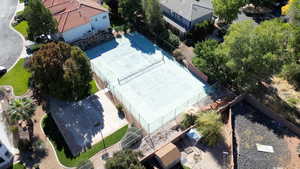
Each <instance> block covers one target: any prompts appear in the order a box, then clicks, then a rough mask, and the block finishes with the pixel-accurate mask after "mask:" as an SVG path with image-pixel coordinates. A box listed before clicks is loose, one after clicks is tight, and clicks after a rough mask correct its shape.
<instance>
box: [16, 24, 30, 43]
mask: <svg viewBox="0 0 300 169" xmlns="http://www.w3.org/2000/svg"><path fill="white" fill-rule="evenodd" d="M14 28H15V29H16V30H17V31H18V32H20V33H21V34H22V35H23V36H24V38H25V39H26V38H27V36H28V32H27V30H28V22H27V21H22V22H20V23H19V24H17V25H15V26H14Z"/></svg>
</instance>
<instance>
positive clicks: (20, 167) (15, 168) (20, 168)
mask: <svg viewBox="0 0 300 169" xmlns="http://www.w3.org/2000/svg"><path fill="white" fill-rule="evenodd" d="M13 169H26V167H25V166H24V165H23V164H21V163H17V164H14V165H13Z"/></svg>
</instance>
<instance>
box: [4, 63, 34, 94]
mask: <svg viewBox="0 0 300 169" xmlns="http://www.w3.org/2000/svg"><path fill="white" fill-rule="evenodd" d="M24 63H25V59H24V58H22V59H20V60H19V61H18V63H17V64H16V65H15V66H14V67H13V68H12V69H11V70H10V71H9V72H7V73H6V74H5V75H4V76H3V77H1V78H0V85H10V86H12V87H13V89H14V93H15V95H16V96H21V95H23V94H25V92H26V91H27V90H28V81H29V77H30V76H31V74H30V73H29V72H28V71H27V70H26V69H25V68H24Z"/></svg>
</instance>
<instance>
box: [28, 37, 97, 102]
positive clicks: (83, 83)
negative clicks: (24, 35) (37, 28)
mask: <svg viewBox="0 0 300 169" xmlns="http://www.w3.org/2000/svg"><path fill="white" fill-rule="evenodd" d="M29 69H30V72H31V73H32V76H31V80H32V87H33V89H34V90H36V91H37V92H38V93H40V94H43V95H50V96H53V97H57V98H60V99H65V100H72V101H73V100H75V101H76V100H80V99H83V98H85V97H86V96H88V95H89V94H90V88H91V86H90V81H91V80H92V73H91V68H90V62H89V59H88V58H87V56H86V55H85V54H84V52H83V51H81V50H80V49H79V48H78V47H74V46H71V45H69V44H66V43H63V42H58V43H48V44H46V45H43V46H42V47H41V48H40V50H39V51H37V52H35V53H34V54H33V56H32V57H31V60H30V68H29Z"/></svg>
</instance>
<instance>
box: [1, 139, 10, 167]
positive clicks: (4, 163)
mask: <svg viewBox="0 0 300 169" xmlns="http://www.w3.org/2000/svg"><path fill="white" fill-rule="evenodd" d="M12 163H13V155H12V154H11V153H10V152H9V151H8V150H7V148H6V146H5V145H4V144H2V143H1V141H0V168H1V169H7V168H9V167H11V165H12Z"/></svg>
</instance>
